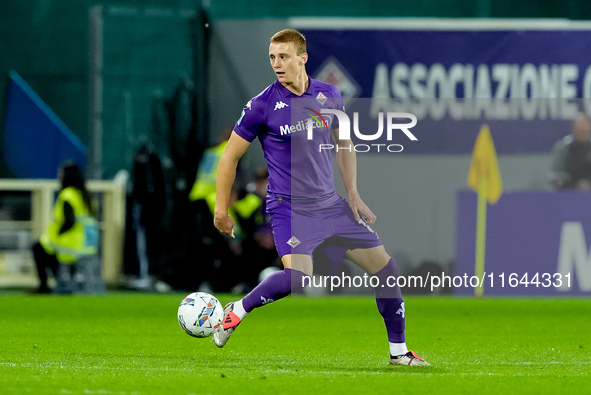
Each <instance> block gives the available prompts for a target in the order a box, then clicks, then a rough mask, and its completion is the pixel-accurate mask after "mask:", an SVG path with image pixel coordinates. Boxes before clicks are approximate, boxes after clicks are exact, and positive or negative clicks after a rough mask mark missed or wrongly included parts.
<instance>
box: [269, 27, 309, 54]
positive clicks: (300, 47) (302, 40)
mask: <svg viewBox="0 0 591 395" xmlns="http://www.w3.org/2000/svg"><path fill="white" fill-rule="evenodd" d="M271 42H272V43H294V44H295V47H296V52H297V54H298V55H301V54H303V53H304V52H306V37H304V35H303V34H302V33H300V32H298V31H297V30H295V29H283V30H280V31H278V32H277V33H275V34H273V37H271Z"/></svg>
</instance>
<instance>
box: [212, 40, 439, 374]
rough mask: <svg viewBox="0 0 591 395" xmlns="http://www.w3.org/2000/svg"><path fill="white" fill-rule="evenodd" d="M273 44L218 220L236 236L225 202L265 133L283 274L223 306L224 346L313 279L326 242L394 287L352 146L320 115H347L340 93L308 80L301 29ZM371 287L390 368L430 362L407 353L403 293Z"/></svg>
mask: <svg viewBox="0 0 591 395" xmlns="http://www.w3.org/2000/svg"><path fill="white" fill-rule="evenodd" d="M270 41H271V42H270V45H269V61H270V63H271V67H272V68H273V71H274V72H275V75H276V76H277V81H275V82H274V83H273V84H271V85H270V86H269V87H267V88H266V89H265V90H264V91H263V92H261V93H260V94H259V95H257V96H256V97H254V98H253V99H252V100H250V101H249V102H248V103H247V104H246V106H245V107H244V110H243V112H242V115H241V117H240V119H239V120H238V122H237V123H236V125H235V127H234V130H233V132H232V135H231V137H230V140H229V141H228V145H227V146H226V149H225V151H224V153H223V155H222V157H221V160H220V162H219V167H218V175H217V197H216V207H215V213H214V224H215V226H216V228H217V229H218V230H219V231H220V232H222V233H224V234H226V235H228V236H230V237H234V232H233V226H234V221H233V220H232V218H231V217H230V216H229V215H228V204H229V200H230V193H231V189H232V184H233V183H234V179H235V176H236V166H237V163H238V160H239V159H240V158H241V157H242V156H243V155H244V153H245V152H246V150H247V149H248V147H249V145H250V143H251V142H252V141H254V139H255V138H257V137H258V139H259V141H260V143H261V145H262V148H263V152H264V156H265V159H266V161H267V164H268V168H269V184H268V187H267V191H268V194H267V212H268V213H269V214H270V215H271V221H272V227H273V235H274V238H275V246H276V248H277V252H278V253H279V256H280V257H281V261H282V263H283V266H284V270H280V271H277V272H275V273H273V274H272V275H270V276H269V277H267V278H266V279H265V280H264V281H262V282H261V283H260V284H259V285H257V286H256V287H255V288H254V289H253V290H252V291H251V292H250V293H249V294H247V295H246V296H245V297H244V298H243V299H241V300H239V301H237V302H233V303H229V304H228V305H226V306H225V307H224V313H225V316H224V321H223V325H220V326H219V328H218V330H217V331H216V332H215V333H214V335H213V341H214V342H215V344H216V345H217V346H218V347H223V346H224V345H225V344H226V343H227V341H228V339H229V338H230V336H231V335H232V333H233V332H234V331H235V330H236V328H237V327H238V325H239V324H240V323H241V322H242V320H244V318H245V317H246V316H247V315H248V314H249V313H250V312H251V311H252V310H253V309H255V308H257V307H260V306H263V305H265V304H267V303H270V302H273V301H276V300H278V299H281V298H283V297H285V296H287V295H289V294H290V293H291V292H292V289H293V290H294V291H295V288H296V287H302V286H303V284H304V282H305V281H309V280H310V278H309V276H311V275H312V253H313V251H314V249H315V248H316V247H318V246H319V245H321V244H322V246H323V248H324V246H325V245H329V246H330V248H329V249H327V250H326V251H330V254H331V257H332V259H333V260H334V261H335V262H342V261H344V259H345V257H346V258H348V259H350V260H352V261H353V262H355V263H356V264H357V265H359V266H360V267H361V268H363V269H364V270H365V271H366V272H368V273H369V274H370V275H373V276H376V277H377V278H378V279H380V284H381V285H385V284H387V279H388V277H390V276H395V277H397V276H398V268H397V264H396V262H395V261H394V259H392V258H391V257H390V256H389V255H388V253H387V252H386V250H385V248H384V246H383V245H382V241H381V240H380V239H379V237H378V235H377V234H376V233H375V232H374V231H373V229H372V228H371V227H370V225H371V224H373V223H374V222H375V220H376V216H375V215H374V213H373V212H372V211H371V210H370V209H369V208H368V207H367V205H366V204H365V203H364V202H363V200H362V199H361V197H360V195H359V192H358V190H357V173H356V157H355V151H354V150H353V149H351V148H352V142H351V140H339V134H338V123H337V118H336V117H331V116H330V115H329V114H323V113H321V110H322V109H336V110H341V111H342V110H343V105H342V98H341V95H340V93H339V91H338V90H337V89H336V88H335V87H334V86H332V85H329V84H325V83H322V82H320V81H316V80H313V79H311V78H309V77H308V74H307V73H306V62H307V60H308V54H307V53H306V40H305V38H304V36H303V35H302V34H301V33H300V32H298V31H297V30H293V29H285V30H281V31H279V32H277V33H276V34H274V35H273V36H272V37H271V40H270ZM329 127H330V129H329ZM331 137H332V138H333V140H334V141H335V142H336V144H338V146H339V147H342V149H339V150H338V151H337V154H336V155H337V164H338V167H339V171H340V174H341V177H342V179H343V181H344V186H345V189H346V192H347V197H348V202H347V201H346V200H345V199H344V198H342V197H341V196H339V195H338V194H337V192H336V190H335V187H334V176H333V165H332V159H331V154H330V150H319V146H320V145H319V144H330V143H331ZM324 147H326V146H324ZM345 147H348V149H345ZM374 291H375V296H376V302H377V305H378V310H379V312H380V314H381V315H382V317H383V318H384V322H385V324H386V330H387V333H388V340H389V346H390V363H391V364H394V365H398V364H400V365H408V366H427V365H429V364H428V363H427V362H426V361H425V360H423V359H422V358H420V357H419V356H418V355H417V354H416V353H414V352H413V351H409V350H408V349H407V347H406V341H405V333H404V332H405V316H404V314H405V311H404V301H403V299H402V296H401V292H400V288H398V287H395V288H394V287H388V286H378V287H376V288H375V289H374Z"/></svg>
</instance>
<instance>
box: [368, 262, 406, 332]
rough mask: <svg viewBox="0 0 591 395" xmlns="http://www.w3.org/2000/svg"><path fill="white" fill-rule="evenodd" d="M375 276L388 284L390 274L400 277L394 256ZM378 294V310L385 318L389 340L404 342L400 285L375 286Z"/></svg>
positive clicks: (402, 304)
mask: <svg viewBox="0 0 591 395" xmlns="http://www.w3.org/2000/svg"><path fill="white" fill-rule="evenodd" d="M374 276H376V277H378V278H379V279H380V284H387V282H386V281H387V279H388V277H390V276H393V277H396V278H397V277H398V265H397V264H396V261H395V260H394V258H390V260H389V261H388V263H387V264H386V266H384V267H383V268H382V269H381V270H380V271H379V272H377V273H375V274H374ZM374 293H375V296H376V303H377V305H378V311H379V312H380V314H381V315H382V317H383V318H384V323H385V324H386V331H387V332H388V341H389V342H390V343H404V342H405V337H404V329H405V320H404V299H402V293H401V292H400V287H399V286H398V285H396V287H388V286H384V287H381V286H379V287H377V288H374Z"/></svg>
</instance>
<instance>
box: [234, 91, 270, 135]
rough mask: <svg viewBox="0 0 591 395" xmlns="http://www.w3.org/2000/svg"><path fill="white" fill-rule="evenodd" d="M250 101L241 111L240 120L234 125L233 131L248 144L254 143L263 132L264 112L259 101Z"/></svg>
mask: <svg viewBox="0 0 591 395" xmlns="http://www.w3.org/2000/svg"><path fill="white" fill-rule="evenodd" d="M256 99H257V98H256V97H255V98H254V99H251V100H250V101H249V102H248V103H246V106H244V108H243V109H242V114H240V118H239V119H238V121H237V122H236V125H234V131H235V132H236V133H237V134H238V135H239V136H240V137H242V138H243V139H245V140H246V141H248V142H252V141H254V139H256V138H257V136H258V135H259V134H260V133H261V132H262V131H263V130H264V125H265V112H264V106H262V105H261V103H260V100H256Z"/></svg>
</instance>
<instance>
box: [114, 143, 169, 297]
mask: <svg viewBox="0 0 591 395" xmlns="http://www.w3.org/2000/svg"><path fill="white" fill-rule="evenodd" d="M132 182H133V184H132V191H131V195H130V196H128V198H127V210H126V212H127V220H126V224H127V229H126V243H125V249H126V251H125V255H126V256H125V267H124V272H125V275H126V277H127V280H126V286H127V287H129V288H132V289H149V288H150V286H151V280H150V275H159V274H160V272H161V269H160V267H159V266H160V265H159V264H158V260H159V257H160V256H161V255H162V251H163V248H164V246H163V243H164V239H163V226H162V218H163V216H164V210H165V202H166V194H165V183H164V174H163V171H162V163H161V161H160V157H159V156H158V154H157V153H156V152H155V150H154V147H153V145H152V143H150V142H149V141H147V140H143V141H142V142H141V143H140V145H139V147H138V148H137V149H136V151H135V152H134V157H133V172H132Z"/></svg>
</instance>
